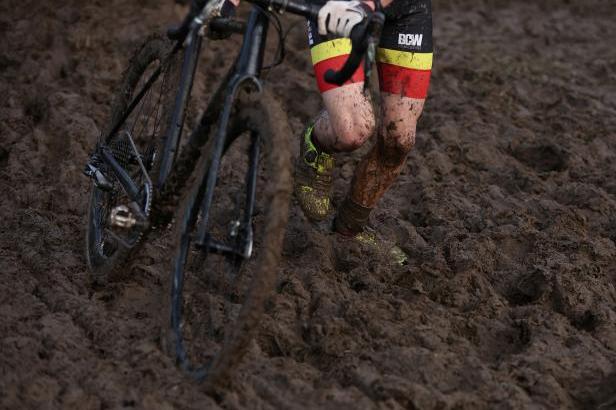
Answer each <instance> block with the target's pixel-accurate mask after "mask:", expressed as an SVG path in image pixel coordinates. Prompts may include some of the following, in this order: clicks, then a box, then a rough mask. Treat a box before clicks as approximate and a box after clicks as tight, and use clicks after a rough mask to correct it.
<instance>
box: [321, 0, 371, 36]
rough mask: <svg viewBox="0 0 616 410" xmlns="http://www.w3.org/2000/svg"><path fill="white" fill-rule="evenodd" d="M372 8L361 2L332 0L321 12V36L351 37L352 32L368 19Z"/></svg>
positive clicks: (355, 0)
mask: <svg viewBox="0 0 616 410" xmlns="http://www.w3.org/2000/svg"><path fill="white" fill-rule="evenodd" d="M369 11H371V9H370V6H368V5H366V4H364V3H363V2H361V1H357V0H352V1H340V0H330V1H328V2H327V3H325V5H324V6H323V7H321V10H319V19H318V23H319V34H321V35H323V36H325V35H327V33H330V34H334V35H336V36H339V37H349V36H350V35H351V30H353V27H355V26H356V25H357V24H359V23H361V22H362V21H363V19H365V18H366V16H367V15H368V12H369Z"/></svg>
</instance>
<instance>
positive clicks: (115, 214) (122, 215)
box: [109, 202, 149, 229]
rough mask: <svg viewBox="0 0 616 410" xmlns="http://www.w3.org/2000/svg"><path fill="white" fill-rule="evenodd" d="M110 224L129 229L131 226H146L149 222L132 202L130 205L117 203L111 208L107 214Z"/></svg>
mask: <svg viewBox="0 0 616 410" xmlns="http://www.w3.org/2000/svg"><path fill="white" fill-rule="evenodd" d="M109 219H110V221H111V225H113V226H117V227H119V228H124V229H131V228H135V227H137V228H142V229H143V228H147V227H148V225H149V223H148V220H147V218H146V217H145V216H144V215H143V213H142V212H141V210H140V209H139V207H138V206H137V204H135V203H134V202H133V203H131V204H130V207H128V206H126V205H118V206H116V207H115V208H113V209H112V210H111V215H110V216H109Z"/></svg>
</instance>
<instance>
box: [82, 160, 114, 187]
mask: <svg viewBox="0 0 616 410" xmlns="http://www.w3.org/2000/svg"><path fill="white" fill-rule="evenodd" d="M83 173H84V175H86V176H87V177H90V178H92V181H94V185H96V187H97V188H99V189H101V190H103V191H111V190H112V189H113V184H112V183H111V182H110V181H109V180H108V179H107V177H106V176H105V175H104V174H103V173H102V172H101V170H100V169H98V168H97V167H95V166H94V165H92V164H91V163H87V164H86V167H85V169H84V170H83Z"/></svg>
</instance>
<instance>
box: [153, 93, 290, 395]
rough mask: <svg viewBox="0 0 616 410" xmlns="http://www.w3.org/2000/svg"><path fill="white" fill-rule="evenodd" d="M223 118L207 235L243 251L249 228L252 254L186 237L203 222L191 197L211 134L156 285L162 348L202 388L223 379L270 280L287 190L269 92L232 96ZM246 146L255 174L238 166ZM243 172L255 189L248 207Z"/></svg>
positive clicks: (282, 122) (283, 144) (280, 121)
mask: <svg viewBox="0 0 616 410" xmlns="http://www.w3.org/2000/svg"><path fill="white" fill-rule="evenodd" d="M231 118H232V119H231V122H230V125H229V130H228V138H227V144H226V149H225V153H224V155H223V158H222V162H221V166H220V169H219V175H218V180H219V183H218V184H217V186H216V188H215V189H214V199H213V202H212V206H211V208H210V210H209V213H208V217H209V220H210V223H208V224H207V225H208V232H209V233H210V235H209V236H208V237H210V238H216V241H217V243H218V244H222V243H225V244H227V245H228V246H230V247H236V248H237V249H242V250H245V251H247V253H250V252H249V249H247V248H246V247H245V246H244V247H242V246H243V245H242V244H244V245H245V244H246V243H247V239H248V238H247V237H246V235H247V234H250V232H252V229H253V227H254V251H253V256H252V257H251V258H248V259H245V258H243V257H241V256H238V255H230V254H229V253H227V254H221V253H220V249H218V252H216V251H214V250H213V249H212V248H209V247H208V248H204V247H203V246H201V247H200V248H198V247H196V246H195V245H196V244H195V243H194V242H195V237H196V235H197V231H198V228H199V227H200V226H201V225H202V224H203V222H204V221H203V218H204V213H203V212H204V211H203V209H201V208H202V206H201V205H202V200H203V197H204V194H205V193H204V190H205V185H206V184H205V180H206V178H207V170H208V169H209V167H210V164H211V160H212V152H213V145H214V141H213V138H211V140H210V141H209V143H208V144H207V145H206V146H205V147H204V151H203V155H202V157H201V159H200V161H199V164H198V166H197V169H196V171H195V176H194V180H193V181H192V184H193V187H192V190H191V191H190V192H189V194H188V196H187V197H186V198H185V200H184V203H183V205H182V208H181V213H180V216H179V217H178V219H177V224H178V225H177V233H176V238H175V241H176V242H175V251H174V255H173V258H172V266H171V277H170V278H169V279H168V280H167V281H166V286H165V287H164V293H163V298H164V300H165V303H163V306H164V309H163V314H162V320H163V323H162V328H163V332H162V342H163V348H164V349H165V350H167V351H168V352H169V353H170V354H171V355H172V356H173V357H174V358H175V360H176V362H177V363H178V364H179V365H180V367H182V368H183V369H184V370H186V371H188V372H189V373H190V374H192V375H193V376H194V377H195V378H197V379H200V380H202V381H205V383H206V388H208V389H209V388H215V387H218V386H220V385H222V384H224V382H225V381H226V380H227V378H228V376H229V374H230V372H231V370H232V369H233V368H234V367H235V366H236V365H237V364H238V363H239V362H240V360H241V358H242V356H243V355H244V353H245V352H246V350H247V347H248V345H249V343H250V341H251V339H252V336H253V334H254V331H255V329H256V328H257V326H258V322H259V318H260V317H261V315H262V314H263V311H264V304H265V301H266V299H267V298H268V296H269V295H270V293H271V291H272V290H273V288H274V286H275V281H276V278H277V266H278V262H279V260H280V256H281V250H282V242H283V239H284V233H285V229H286V225H287V220H288V211H289V201H290V195H291V191H292V174H291V153H290V147H289V140H288V139H289V136H291V135H292V134H291V131H290V129H289V126H288V121H287V119H286V115H285V113H284V111H283V110H282V108H281V107H280V105H279V104H278V102H277V101H276V100H274V99H273V98H272V96H271V94H270V93H269V92H264V93H263V94H261V95H257V96H252V97H242V98H240V99H239V100H238V102H237V104H236V106H235V108H234V111H233V114H232V117H231ZM255 141H259V142H260V152H261V154H260V155H256V154H254V153H255V151H254V149H255V145H254V142H255ZM251 152H252V153H253V158H254V157H255V156H256V157H258V158H260V161H259V165H258V167H257V169H258V173H257V174H256V178H254V177H252V178H251V174H250V173H249V172H248V169H249V168H250V162H251V160H250V153H251ZM251 180H252V181H256V191H253V192H256V193H257V194H256V202H255V204H254V211H253V212H251V211H250V206H249V203H250V197H251V189H250V186H251ZM253 189H254V188H253ZM247 212H249V214H248V217H246V216H247V214H246V213H247ZM246 221H248V223H246ZM223 253H224V252H223Z"/></svg>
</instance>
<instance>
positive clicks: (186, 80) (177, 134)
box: [158, 30, 202, 188]
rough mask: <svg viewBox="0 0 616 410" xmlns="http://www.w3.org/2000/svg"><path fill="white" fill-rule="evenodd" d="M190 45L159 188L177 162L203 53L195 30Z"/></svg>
mask: <svg viewBox="0 0 616 410" xmlns="http://www.w3.org/2000/svg"><path fill="white" fill-rule="evenodd" d="M188 39H189V45H188V48H187V50H186V53H185V54H184V61H183V63H182V74H181V77H180V86H179V88H178V92H177V94H176V97H175V105H174V108H173V115H172V117H171V120H170V123H169V127H168V128H167V135H166V136H165V148H164V152H163V158H162V161H161V164H160V174H159V178H158V188H160V187H162V186H163V184H164V183H165V181H166V180H167V177H168V176H169V173H170V172H171V168H172V167H173V162H174V161H175V156H176V153H177V149H178V146H179V142H180V138H181V136H182V128H183V125H184V116H185V114H186V104H188V99H189V97H190V92H191V90H192V86H193V79H194V78H195V71H196V69H197V63H198V62H199V54H200V53H201V42H202V37H201V36H200V35H199V33H198V31H197V30H193V31H192V32H191V33H190V34H189V38H188Z"/></svg>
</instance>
